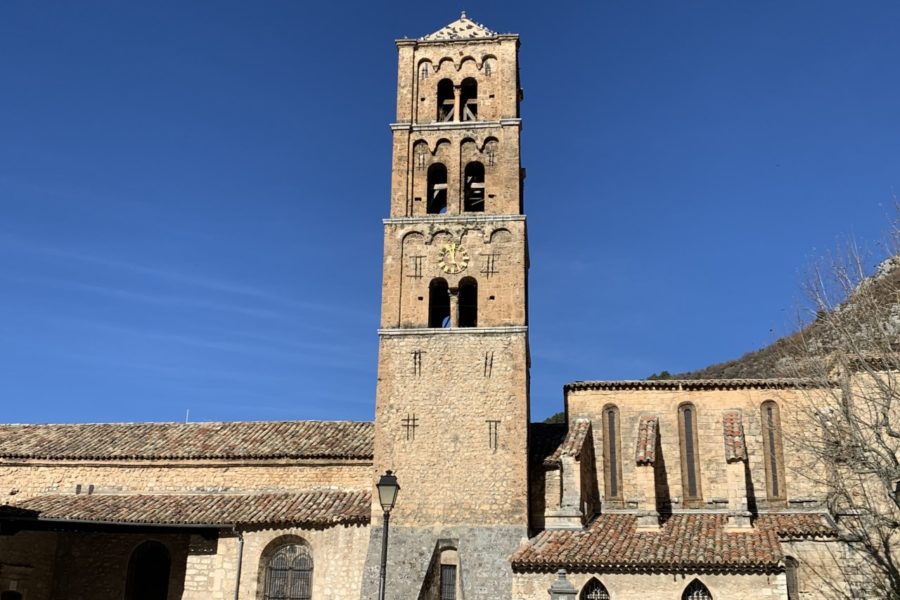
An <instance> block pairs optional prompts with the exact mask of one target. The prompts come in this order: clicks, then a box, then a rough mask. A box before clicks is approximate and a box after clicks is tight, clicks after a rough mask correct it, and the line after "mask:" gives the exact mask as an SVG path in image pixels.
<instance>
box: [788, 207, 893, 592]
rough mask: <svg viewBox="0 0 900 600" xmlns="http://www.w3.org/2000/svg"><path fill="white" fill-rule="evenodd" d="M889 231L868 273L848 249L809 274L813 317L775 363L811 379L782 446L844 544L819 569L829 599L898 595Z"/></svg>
mask: <svg viewBox="0 0 900 600" xmlns="http://www.w3.org/2000/svg"><path fill="white" fill-rule="evenodd" d="M898 214H900V213H898ZM891 233H892V235H891V242H892V244H891V245H890V246H889V252H887V254H889V255H890V256H891V258H888V259H887V260H885V261H884V262H882V263H881V264H880V266H879V267H878V268H877V270H876V271H875V273H874V274H870V273H867V272H866V269H865V268H864V260H863V253H862V252H861V251H860V250H859V249H858V248H857V247H856V246H855V245H852V244H851V245H848V249H847V251H846V252H845V253H843V255H842V256H841V257H840V258H833V257H832V258H829V259H828V260H825V261H823V262H822V263H821V264H820V265H818V266H816V267H814V268H813V270H812V276H811V277H810V280H809V284H808V289H807V292H808V296H809V299H810V301H811V302H812V310H813V311H814V314H815V321H814V322H812V323H810V324H809V325H808V326H806V327H805V328H803V329H802V330H801V331H800V333H799V334H797V335H795V336H792V338H791V340H792V343H791V344H790V345H788V346H787V348H786V350H787V351H786V353H785V354H784V356H783V359H782V360H783V363H782V364H784V365H789V366H790V369H791V370H792V371H793V374H794V375H796V376H798V377H803V378H805V379H807V380H809V381H810V386H809V391H808V393H807V394H806V399H807V401H806V402H805V406H803V407H801V409H800V410H799V411H798V412H797V413H796V415H795V416H797V417H798V418H799V419H800V420H802V421H804V423H805V427H796V428H793V429H794V433H793V439H787V440H786V441H787V443H789V444H795V446H796V449H797V451H798V452H801V453H802V454H803V456H805V457H808V461H807V463H805V464H804V469H803V473H802V474H803V476H804V477H806V478H808V479H809V480H810V481H811V482H812V483H813V484H814V487H815V488H816V489H820V490H823V491H824V494H825V497H826V499H827V500H826V502H827V504H828V508H829V510H830V512H831V514H832V515H834V516H835V517H836V521H837V523H838V531H839V537H840V540H841V541H842V542H843V544H841V545H835V546H830V547H829V548H830V549H829V552H831V553H832V559H833V560H832V561H831V563H832V564H831V566H830V567H828V568H822V572H821V573H820V574H821V575H822V577H821V579H822V581H823V583H824V586H823V592H825V593H826V594H827V595H831V596H835V597H847V598H860V597H866V598H871V597H879V598H892V599H900V255H898V254H897V252H896V249H897V246H896V245H895V243H896V242H897V241H900V228H898V227H896V226H894V227H892V232H891ZM798 432H800V433H798ZM786 437H788V436H786ZM835 548H840V549H841V550H835ZM835 570H837V573H836V572H835ZM838 574H839V576H838V577H835V575H838Z"/></svg>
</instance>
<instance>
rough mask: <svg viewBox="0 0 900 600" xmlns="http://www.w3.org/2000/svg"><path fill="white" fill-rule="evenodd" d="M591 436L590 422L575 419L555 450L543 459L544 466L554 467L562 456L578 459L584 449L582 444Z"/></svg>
mask: <svg viewBox="0 0 900 600" xmlns="http://www.w3.org/2000/svg"><path fill="white" fill-rule="evenodd" d="M590 434H591V421H590V420H589V419H575V422H574V423H572V425H571V427H569V431H568V433H567V434H566V437H565V438H564V439H563V440H562V442H561V443H560V444H559V445H558V446H557V447H556V449H555V450H554V451H553V452H552V453H551V454H550V456H548V457H547V458H545V459H544V465H545V466H551V465H555V464H556V463H558V462H559V460H560V459H561V458H562V457H563V456H573V457H576V458H578V457H579V456H580V455H581V451H582V450H583V449H584V443H585V441H586V440H587V438H588V436H589V435H590Z"/></svg>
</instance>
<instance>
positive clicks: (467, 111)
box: [459, 77, 478, 121]
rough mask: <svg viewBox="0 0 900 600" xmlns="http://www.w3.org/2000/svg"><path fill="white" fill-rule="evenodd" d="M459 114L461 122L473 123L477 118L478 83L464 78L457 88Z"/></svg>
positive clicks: (470, 78)
mask: <svg viewBox="0 0 900 600" xmlns="http://www.w3.org/2000/svg"><path fill="white" fill-rule="evenodd" d="M459 95H460V100H459V101H460V109H461V110H460V113H461V116H462V120H463V121H474V120H475V119H477V118H478V82H477V81H475V79H474V78H472V77H466V78H465V79H463V81H462V85H460V86H459Z"/></svg>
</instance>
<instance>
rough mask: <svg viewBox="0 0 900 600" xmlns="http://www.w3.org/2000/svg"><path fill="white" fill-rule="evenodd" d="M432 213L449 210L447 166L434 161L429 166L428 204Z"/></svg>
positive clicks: (428, 210) (437, 213)
mask: <svg viewBox="0 0 900 600" xmlns="http://www.w3.org/2000/svg"><path fill="white" fill-rule="evenodd" d="M426 210H427V212H428V214H430V215H439V214H444V213H445V212H447V167H445V166H444V165H442V164H441V163H434V164H433V165H431V166H430V167H428V205H427V206H426Z"/></svg>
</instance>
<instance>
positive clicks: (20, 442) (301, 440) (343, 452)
mask: <svg viewBox="0 0 900 600" xmlns="http://www.w3.org/2000/svg"><path fill="white" fill-rule="evenodd" d="M373 431H374V428H373V425H372V423H369V422H355V421H269V422H266V421H252V422H247V421H234V422H217V423H100V424H77V425H0V458H7V459H10V458H17V459H26V458H31V459H57V460H79V459H80V460H153V459H189V460H194V459H272V458H292V459H317V458H332V459H371V458H372V455H373V444H374V442H373Z"/></svg>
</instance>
